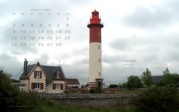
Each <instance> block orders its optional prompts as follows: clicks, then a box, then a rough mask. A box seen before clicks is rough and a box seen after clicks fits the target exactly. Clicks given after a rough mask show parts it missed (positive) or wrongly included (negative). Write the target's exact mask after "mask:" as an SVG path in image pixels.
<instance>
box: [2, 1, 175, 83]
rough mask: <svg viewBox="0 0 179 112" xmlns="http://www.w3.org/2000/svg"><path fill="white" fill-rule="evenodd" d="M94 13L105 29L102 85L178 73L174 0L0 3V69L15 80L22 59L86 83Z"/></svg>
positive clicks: (103, 34) (103, 35) (20, 68)
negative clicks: (148, 74)
mask: <svg viewBox="0 0 179 112" xmlns="http://www.w3.org/2000/svg"><path fill="white" fill-rule="evenodd" d="M95 9H96V10H97V11H99V14H100V17H101V21H102V22H103V24H104V27H103V28H102V57H103V73H102V75H103V78H104V82H105V83H106V84H109V83H122V82H125V81H127V77H128V76H130V75H138V76H140V75H141V74H142V72H144V71H145V70H146V68H149V70H150V71H151V72H152V75H162V73H163V71H164V70H165V69H166V68H167V67H168V68H169V70H170V72H172V73H179V52H178V48H179V0H110V1H109V0H0V68H2V69H4V70H5V71H6V72H8V73H10V74H12V76H13V78H16V79H18V78H19V76H20V74H21V73H22V71H23V61H24V58H27V60H28V61H29V64H34V63H37V62H38V61H39V62H40V64H41V65H51V66H58V65H59V64H60V65H61V66H62V67H63V70H64V73H65V76H66V77H68V78H78V79H79V80H80V82H81V83H82V84H86V83H87V81H88V62H89V29H88V28H87V24H88V22H89V19H90V17H91V12H92V11H93V10H95ZM31 25H32V26H31ZM49 25H50V26H49ZM24 30H26V33H22V31H24ZM48 30H49V31H50V30H52V31H53V32H51V33H48V32H47V31H48ZM59 30H61V33H57V32H56V31H59ZM30 31H31V32H32V31H34V33H30ZM39 31H44V32H43V33H39ZM21 37H23V38H21ZM24 37H25V39H24ZM31 37H34V38H35V40H32V39H30V38H31ZM39 37H44V39H39ZM48 37H52V38H51V39H50V40H49V39H48ZM57 37H61V38H60V39H57ZM21 43H26V44H27V45H26V46H24V44H23V46H22V45H21ZM38 43H42V44H44V46H38ZM48 43H51V44H50V45H51V46H47V44H48ZM56 43H59V45H60V46H56ZM30 44H31V45H34V46H30ZM59 60H60V61H59Z"/></svg>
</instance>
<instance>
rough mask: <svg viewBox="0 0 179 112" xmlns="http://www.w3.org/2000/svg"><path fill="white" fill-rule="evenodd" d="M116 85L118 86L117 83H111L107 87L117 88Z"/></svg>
mask: <svg viewBox="0 0 179 112" xmlns="http://www.w3.org/2000/svg"><path fill="white" fill-rule="evenodd" d="M117 87H118V85H117V84H111V85H109V88H117Z"/></svg>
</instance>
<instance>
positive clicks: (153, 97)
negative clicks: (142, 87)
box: [133, 87, 179, 112]
mask: <svg viewBox="0 0 179 112" xmlns="http://www.w3.org/2000/svg"><path fill="white" fill-rule="evenodd" d="M177 95H178V92H177V89H176V88H174V87H154V88H150V89H147V90H146V91H144V92H143V93H141V94H140V95H139V96H137V97H136V98H135V99H134V100H133V102H134V104H135V105H136V106H137V107H138V109H140V110H141V111H143V112H176V110H177V109H178V105H179V101H178V96H177Z"/></svg>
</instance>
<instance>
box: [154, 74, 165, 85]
mask: <svg viewBox="0 0 179 112" xmlns="http://www.w3.org/2000/svg"><path fill="white" fill-rule="evenodd" d="M163 79H164V77H163V76H162V75H158V76H152V82H153V83H160V81H162V80H163Z"/></svg>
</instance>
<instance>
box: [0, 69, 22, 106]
mask: <svg viewBox="0 0 179 112" xmlns="http://www.w3.org/2000/svg"><path fill="white" fill-rule="evenodd" d="M18 94H19V88H18V87H16V86H14V85H12V84H11V80H10V78H9V75H8V74H7V73H4V71H3V70H0V108H2V107H3V108H8V107H9V106H12V105H16V102H17V96H18Z"/></svg>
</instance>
